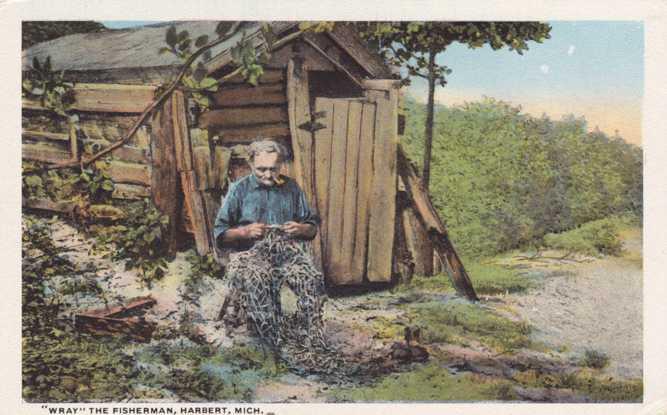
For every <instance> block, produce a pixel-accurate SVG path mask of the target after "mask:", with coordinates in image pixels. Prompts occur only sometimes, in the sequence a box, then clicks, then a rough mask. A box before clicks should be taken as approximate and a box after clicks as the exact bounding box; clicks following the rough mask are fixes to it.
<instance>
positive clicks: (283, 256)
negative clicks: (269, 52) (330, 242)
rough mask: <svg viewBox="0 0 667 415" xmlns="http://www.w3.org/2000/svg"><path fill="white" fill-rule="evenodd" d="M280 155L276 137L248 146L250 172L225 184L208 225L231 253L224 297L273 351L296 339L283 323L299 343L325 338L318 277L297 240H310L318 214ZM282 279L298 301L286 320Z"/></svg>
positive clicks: (310, 259) (322, 290) (319, 277)
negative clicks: (236, 306)
mask: <svg viewBox="0 0 667 415" xmlns="http://www.w3.org/2000/svg"><path fill="white" fill-rule="evenodd" d="M285 154H286V151H285V149H284V147H283V146H282V145H280V144H278V143H276V142H275V141H270V140H261V141H255V142H253V143H252V144H251V145H250V146H249V163H250V167H251V169H252V173H251V174H249V175H248V176H246V177H243V178H241V179H239V180H238V181H236V182H234V183H233V184H232V185H231V186H230V189H229V192H228V193H227V196H226V197H225V200H224V203H223V205H222V207H221V208H220V211H219V212H218V215H217V217H216V221H215V227H214V236H215V240H216V243H217V245H218V247H220V248H233V249H234V250H235V251H236V252H235V253H232V254H231V255H230V260H229V263H228V265H227V267H226V274H227V278H228V280H229V284H230V288H231V291H230V294H229V296H230V297H235V298H232V301H236V300H238V301H239V303H240V306H241V307H242V308H243V309H244V310H245V313H246V315H247V317H248V320H249V322H250V323H251V324H252V326H253V327H252V328H253V329H254V331H255V332H256V333H257V334H258V335H259V336H260V338H261V340H262V341H263V342H265V343H266V344H268V345H269V346H270V347H272V348H273V349H274V351H276V350H277V349H278V348H279V347H280V345H281V344H282V343H283V342H284V341H286V340H288V339H286V337H289V336H294V333H295V332H294V331H291V332H290V333H292V334H289V333H286V331H285V327H288V326H289V327H292V328H296V331H297V332H299V333H301V334H300V335H301V336H302V337H301V339H300V340H301V341H304V342H306V343H309V344H310V343H312V342H313V341H314V342H316V343H323V340H322V320H321V310H322V302H323V298H324V278H323V275H322V273H321V272H320V271H319V270H318V269H317V267H315V265H314V264H313V261H312V258H311V257H310V256H309V255H308V254H307V252H306V249H305V244H304V243H303V241H309V240H312V239H313V238H314V237H315V235H316V234H317V227H318V225H319V223H320V219H319V217H318V216H317V215H316V214H315V213H313V212H312V211H311V209H310V207H309V206H308V202H307V201H306V197H305V195H304V193H303V191H302V190H301V189H300V188H299V186H298V185H297V183H296V182H295V181H294V180H293V179H291V178H289V177H286V176H283V175H281V174H280V173H279V172H280V168H281V165H282V162H283V161H284V158H285ZM283 283H286V284H287V286H288V287H289V288H290V289H291V290H292V291H293V292H294V294H296V296H297V298H298V301H297V312H296V316H295V319H292V320H291V321H286V320H285V318H284V317H283V313H282V309H281V304H280V289H281V287H282V285H283ZM227 300H229V297H228V298H227V299H226V302H225V303H226V304H227V303H228V301H227ZM226 304H225V306H223V310H222V312H224V311H225V307H226Z"/></svg>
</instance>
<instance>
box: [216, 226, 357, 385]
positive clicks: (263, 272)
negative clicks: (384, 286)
mask: <svg viewBox="0 0 667 415" xmlns="http://www.w3.org/2000/svg"><path fill="white" fill-rule="evenodd" d="M227 277H228V278H229V284H230V288H231V290H230V296H234V297H238V298H237V303H238V305H239V306H240V308H241V309H242V310H241V311H242V313H243V314H245V315H246V316H247V320H248V322H249V324H250V325H251V328H252V329H253V330H254V331H255V332H256V334H257V335H258V336H259V338H260V340H261V341H262V342H263V343H264V344H265V345H267V346H268V347H269V348H270V349H271V350H272V351H273V353H274V356H276V357H278V358H279V359H280V360H282V361H283V362H284V363H285V364H286V366H287V367H288V368H289V369H290V370H292V371H296V372H299V373H313V374H320V375H328V377H329V378H331V377H333V378H341V377H345V376H346V375H350V374H351V373H349V372H350V371H349V370H348V369H346V367H345V364H344V361H343V359H342V358H341V354H340V353H338V352H337V351H336V350H334V349H333V348H332V347H331V346H330V345H328V343H327V341H326V339H325V336H324V331H323V322H322V306H323V304H324V301H326V298H327V297H326V294H325V290H324V277H323V275H322V273H321V272H320V271H319V270H318V269H317V267H316V266H315V265H314V263H313V261H312V259H311V256H310V255H309V253H308V252H307V247H306V244H305V243H304V242H302V241H297V240H295V239H292V238H290V237H289V236H288V235H287V234H286V233H285V232H283V231H282V230H281V229H280V227H277V226H272V227H270V228H269V229H268V231H267V232H266V234H265V236H264V238H263V239H261V240H259V241H257V242H256V243H255V244H254V245H253V247H252V248H251V249H249V250H247V251H243V252H239V253H237V254H235V255H232V256H231V258H230V262H229V264H228V266H227ZM284 285H287V287H289V289H291V290H292V291H293V292H294V294H295V295H296V296H297V298H298V300H297V304H296V312H294V313H291V314H286V313H285V312H284V311H283V308H282V304H281V298H280V291H281V289H282V288H283V286H284Z"/></svg>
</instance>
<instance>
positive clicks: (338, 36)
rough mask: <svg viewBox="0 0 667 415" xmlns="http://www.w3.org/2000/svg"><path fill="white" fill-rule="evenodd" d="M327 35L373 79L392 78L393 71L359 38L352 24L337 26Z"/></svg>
mask: <svg viewBox="0 0 667 415" xmlns="http://www.w3.org/2000/svg"><path fill="white" fill-rule="evenodd" d="M327 34H328V35H329V36H330V37H331V38H332V39H333V40H334V42H335V43H336V44H338V45H339V46H340V47H341V48H343V49H344V50H345V51H346V52H347V53H348V54H349V55H350V56H351V57H352V58H353V59H354V61H355V62H356V63H357V64H359V66H361V67H362V68H364V69H365V70H366V71H367V72H368V73H369V74H370V75H371V76H372V77H373V78H382V77H390V76H391V71H390V70H389V68H388V67H387V66H386V65H385V64H384V62H383V61H382V59H381V58H380V57H379V55H377V54H373V53H371V52H370V51H369V49H368V46H367V45H365V44H364V42H363V41H362V40H361V38H360V37H359V35H358V33H357V31H356V30H355V29H354V27H353V26H352V25H350V24H337V25H336V26H335V27H334V29H333V30H332V31H331V32H327Z"/></svg>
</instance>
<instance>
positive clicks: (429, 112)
mask: <svg viewBox="0 0 667 415" xmlns="http://www.w3.org/2000/svg"><path fill="white" fill-rule="evenodd" d="M435 55H436V53H434V52H429V55H428V104H427V105H426V126H425V128H424V170H423V172H422V181H423V183H424V188H425V189H426V190H428V184H429V181H430V178H431V148H432V147H433V112H434V106H435V102H434V101H435V74H434V70H435Z"/></svg>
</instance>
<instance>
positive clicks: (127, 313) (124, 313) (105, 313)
mask: <svg viewBox="0 0 667 415" xmlns="http://www.w3.org/2000/svg"><path fill="white" fill-rule="evenodd" d="M155 304H157V301H156V300H155V299H154V298H153V297H151V296H146V297H136V298H133V299H131V300H129V301H128V303H127V304H120V305H117V306H114V307H104V308H99V309H96V310H90V311H86V312H84V313H81V314H82V315H87V316H95V317H109V318H127V317H131V316H132V315H133V314H135V313H140V312H143V311H145V310H146V309H148V308H151V307H153V306H154V305H155Z"/></svg>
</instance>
